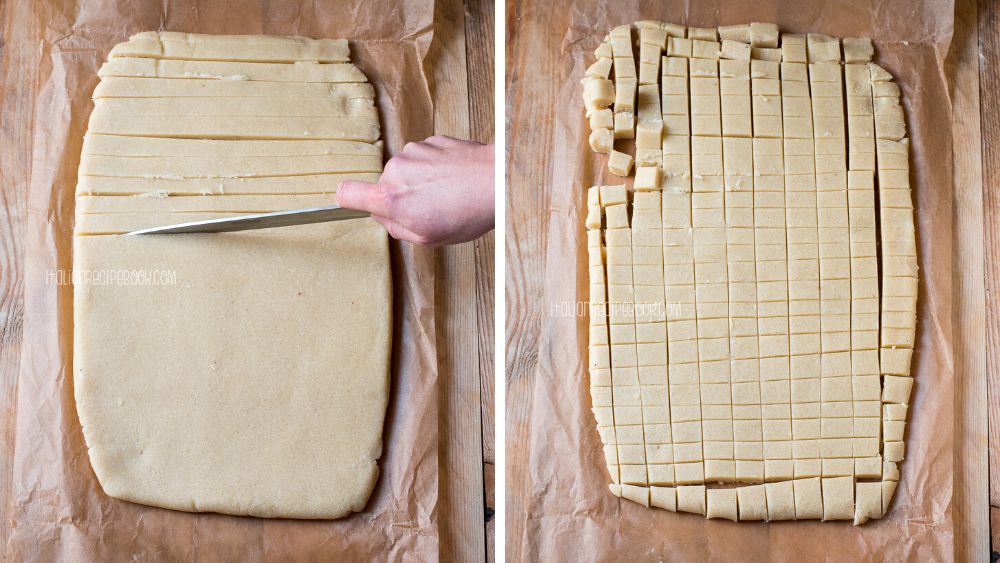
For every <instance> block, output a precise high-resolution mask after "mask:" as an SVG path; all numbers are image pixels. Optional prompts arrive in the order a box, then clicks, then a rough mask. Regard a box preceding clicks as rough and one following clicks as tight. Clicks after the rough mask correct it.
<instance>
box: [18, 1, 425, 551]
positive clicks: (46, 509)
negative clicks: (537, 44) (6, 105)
mask: <svg viewBox="0 0 1000 563" xmlns="http://www.w3.org/2000/svg"><path fill="white" fill-rule="evenodd" d="M28 12H29V17H25V18H22V20H21V21H17V22H11V23H12V25H11V26H10V28H9V30H10V32H11V33H12V34H17V33H18V29H19V28H20V29H24V30H30V35H36V34H37V36H38V37H41V39H42V40H41V42H40V43H39V44H38V45H37V61H38V80H37V83H36V84H34V85H27V86H26V87H28V88H32V90H33V91H34V92H35V93H36V101H35V109H36V111H35V113H34V115H21V116H18V118H20V119H25V120H30V121H29V123H30V122H31V121H33V123H34V125H33V135H34V137H33V142H32V172H31V181H30V188H29V196H28V217H27V220H26V225H25V240H24V245H25V277H24V279H25V288H24V289H25V296H24V297H25V315H24V327H23V335H24V340H23V343H22V347H21V350H22V357H21V372H20V376H19V388H18V395H17V418H16V427H15V429H14V431H13V432H14V436H15V440H16V449H15V455H14V460H13V468H12V474H13V478H12V481H13V482H12V488H11V501H10V502H11V511H10V514H11V515H12V521H10V522H5V523H4V525H9V526H11V530H10V536H9V541H8V545H7V546H6V554H7V557H6V559H7V560H8V561H44V562H51V561H73V562H82V561H126V560H136V561H241V562H244V561H332V560H341V561H361V560H394V561H398V560H419V561H428V560H436V559H437V558H438V516H439V515H438V510H437V503H438V441H437V440H438V438H437V428H438V414H437V408H438V407H437V360H436V348H435V336H434V301H433V299H434V298H433V295H434V265H433V258H432V254H431V253H430V251H427V250H423V249H416V248H414V247H412V246H409V245H406V246H403V245H399V244H396V243H393V247H392V260H393V264H392V266H393V276H394V301H395V303H394V306H395V312H394V318H395V326H394V335H393V340H394V346H393V369H392V387H391V393H390V400H389V401H390V402H389V408H388V413H387V417H386V424H385V431H384V449H383V454H382V457H381V459H380V462H379V466H380V468H381V476H380V478H379V482H378V485H377V486H376V489H375V492H374V493H373V495H372V498H371V500H370V501H369V503H368V506H367V508H366V509H365V511H363V512H361V513H358V514H355V515H353V516H351V517H348V518H345V519H342V520H337V521H304V520H265V519H257V518H247V517H233V516H224V515H219V514H188V513H183V512H175V511H171V510H165V509H160V508H152V507H146V506H141V505H137V504H132V503H128V502H124V501H120V500H116V499H112V498H110V497H108V496H107V495H105V494H104V493H103V492H102V491H101V489H100V486H99V484H98V483H97V480H96V478H95V476H94V474H93V471H92V470H91V467H90V462H89V460H88V457H87V452H86V446H85V444H84V440H83V436H82V433H81V429H80V425H79V421H78V418H77V414H76V410H75V404H74V401H73V382H72V369H71V365H72V364H71V362H72V335H73V327H72V297H73V293H72V287H71V286H69V285H59V284H58V283H55V282H54V281H53V273H54V272H57V271H59V270H63V271H68V270H69V269H70V268H71V267H72V256H71V242H70V240H71V235H72V230H73V209H74V190H75V186H76V176H77V167H78V165H79V158H80V149H81V144H82V140H83V134H84V131H85V129H86V123H87V119H88V117H89V115H90V111H91V109H92V107H93V105H92V103H91V100H90V95H91V93H92V91H93V89H94V87H95V85H96V84H97V80H98V79H97V70H98V68H99V67H100V65H101V63H102V62H103V61H104V60H105V58H106V57H107V53H108V51H109V50H110V49H111V47H112V46H113V45H115V44H116V43H118V42H121V41H124V40H126V39H127V38H128V37H129V36H130V35H131V34H133V33H136V32H139V31H143V30H170V31H186V32H197V33H216V34H272V35H305V36H309V37H316V38H347V39H350V40H351V51H352V57H351V58H352V60H353V61H354V62H355V63H356V64H357V65H358V66H359V67H360V68H361V69H362V70H363V71H364V72H365V74H366V75H367V76H368V79H369V81H370V82H372V83H373V84H374V85H375V88H376V100H377V103H378V106H379V112H380V115H381V119H382V124H383V130H382V137H383V139H384V140H385V141H386V146H387V149H388V150H387V152H388V155H392V154H393V153H394V152H396V151H399V150H401V149H402V146H403V144H404V143H405V142H406V141H411V140H419V139H423V138H424V137H426V136H429V135H431V134H432V129H433V117H432V115H433V112H432V102H431V97H430V93H429V89H428V83H427V80H426V77H425V74H424V58H425V55H426V53H427V50H428V47H429V45H430V42H431V39H432V30H433V28H432V26H433V12H434V10H433V1H432V0H407V1H403V2H395V1H391V0H387V1H384V2H375V1H370V0H366V1H360V0H359V1H350V2H346V1H345V2H311V1H308V0H302V1H291V0H274V1H266V0H265V1H251V0H245V1H244V0H237V1H232V0H227V1H224V2H223V1H218V2H215V1H212V2H209V1H197V0H162V1H138V0H132V1H130V0H79V1H73V0H67V1H59V0H53V1H39V2H36V3H34V4H33V8H32V9H31V10H28ZM22 26H23V28H22ZM30 35H29V36H30ZM4 39H5V42H8V41H13V39H11V38H9V37H5V38H4ZM331 290H332V288H331Z"/></svg>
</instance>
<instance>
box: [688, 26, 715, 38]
mask: <svg viewBox="0 0 1000 563" xmlns="http://www.w3.org/2000/svg"><path fill="white" fill-rule="evenodd" d="M688 38H689V39H696V40H698V41H715V40H717V39H718V38H719V35H718V31H716V29H715V28H714V27H689V28H688Z"/></svg>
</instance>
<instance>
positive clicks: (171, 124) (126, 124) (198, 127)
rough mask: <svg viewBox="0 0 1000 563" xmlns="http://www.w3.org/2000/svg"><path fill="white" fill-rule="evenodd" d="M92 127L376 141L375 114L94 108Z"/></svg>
mask: <svg viewBox="0 0 1000 563" xmlns="http://www.w3.org/2000/svg"><path fill="white" fill-rule="evenodd" d="M89 131H91V132H93V133H107V134H112V135H127V136H137V137H178V138H210V139H339V140H344V141H365V142H368V143H371V142H374V141H376V140H377V139H378V138H379V125H378V120H376V119H374V118H371V117H254V116H248V117H240V118H233V117H209V116H176V117H156V116H152V117H142V116H131V115H116V114H114V113H111V112H102V111H94V113H93V114H91V116H90V126H89Z"/></svg>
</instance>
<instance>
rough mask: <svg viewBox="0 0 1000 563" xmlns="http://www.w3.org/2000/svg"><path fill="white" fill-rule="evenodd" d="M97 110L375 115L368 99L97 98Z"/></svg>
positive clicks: (140, 113) (165, 113)
mask: <svg viewBox="0 0 1000 563" xmlns="http://www.w3.org/2000/svg"><path fill="white" fill-rule="evenodd" d="M94 107H95V109H100V110H101V111H108V112H114V113H116V114H119V115H138V116H158V117H160V116H183V115H207V116H215V117H219V116H233V117H244V116H258V117H262V116H269V117H375V116H376V115H377V113H376V111H375V103H374V101H373V100H371V99H369V98H344V97H340V96H327V97H324V98H304V99H301V100H296V99H290V98H239V97H233V98H223V97H220V98H196V99H190V100H177V99H175V98H98V99H97V100H94Z"/></svg>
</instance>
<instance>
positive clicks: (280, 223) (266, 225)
mask: <svg viewBox="0 0 1000 563" xmlns="http://www.w3.org/2000/svg"><path fill="white" fill-rule="evenodd" d="M370 216H371V214H369V213H367V212H365V211H357V210H354V209H347V208H344V207H340V206H339V205H328V206H324V207H307V208H305V209H293V210H290V211H275V212H273V213H255V214H252V215H240V216H237V217H223V218H221V219H208V220H205V221H191V222H187V223H178V224H176V225H166V226H163V227H153V228H150V229H140V230H138V231H132V232H129V233H125V234H126V235H159V234H182V233H228V232H232V231H248V230H251V229H271V228H274V227H290V226H293V225H308V224H310V223H325V222H327V221H344V220H347V219H361V218H364V217H370Z"/></svg>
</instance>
